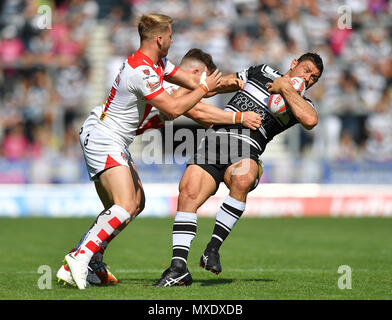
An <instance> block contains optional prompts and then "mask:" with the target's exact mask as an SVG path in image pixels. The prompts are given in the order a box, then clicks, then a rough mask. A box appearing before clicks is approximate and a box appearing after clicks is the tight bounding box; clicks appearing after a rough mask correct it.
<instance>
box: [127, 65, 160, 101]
mask: <svg viewBox="0 0 392 320" xmlns="http://www.w3.org/2000/svg"><path fill="white" fill-rule="evenodd" d="M128 89H129V90H135V91H137V92H138V93H139V94H141V95H142V96H143V97H144V98H145V99H146V100H151V99H153V98H154V97H156V96H157V95H159V94H160V93H162V92H163V91H164V89H163V85H162V80H161V79H160V77H159V75H158V74H157V73H156V71H155V70H154V69H153V68H151V67H149V66H140V67H138V68H136V69H135V72H134V74H133V76H132V77H130V78H129V79H128Z"/></svg>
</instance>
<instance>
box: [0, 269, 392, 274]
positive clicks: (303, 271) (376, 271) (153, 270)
mask: <svg viewBox="0 0 392 320" xmlns="http://www.w3.org/2000/svg"><path fill="white" fill-rule="evenodd" d="M162 270H163V269H111V271H112V272H113V273H162ZM192 272H194V273H197V272H204V270H202V269H200V270H199V269H196V268H195V270H192ZM223 272H225V273H226V272H227V273H229V272H231V273H244V272H292V273H337V269H336V270H335V269H301V268H294V269H285V268H283V269H274V268H266V269H263V268H249V269H234V268H233V269H224V270H223ZM352 272H353V273H355V272H370V273H384V272H387V273H392V271H391V270H383V269H379V270H371V269H355V268H353V269H352ZM37 273H38V272H37V271H32V270H22V271H0V274H37Z"/></svg>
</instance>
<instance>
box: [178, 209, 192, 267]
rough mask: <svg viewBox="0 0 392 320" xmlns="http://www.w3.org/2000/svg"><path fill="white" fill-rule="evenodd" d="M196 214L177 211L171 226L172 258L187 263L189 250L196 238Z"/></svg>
mask: <svg viewBox="0 0 392 320" xmlns="http://www.w3.org/2000/svg"><path fill="white" fill-rule="evenodd" d="M196 229H197V214H196V213H193V212H182V211H177V213H176V217H175V218H174V224H173V232H172V235H173V257H172V262H173V261H174V260H176V259H179V260H181V261H183V262H185V264H186V263H187V259H188V253H189V248H190V246H191V242H192V240H193V238H194V237H195V236H196Z"/></svg>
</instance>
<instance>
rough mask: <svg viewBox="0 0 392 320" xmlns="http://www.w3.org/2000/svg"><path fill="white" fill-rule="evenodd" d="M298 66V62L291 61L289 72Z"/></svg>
mask: <svg viewBox="0 0 392 320" xmlns="http://www.w3.org/2000/svg"><path fill="white" fill-rule="evenodd" d="M297 65H298V60H297V59H294V60H293V61H291V65H290V70H293V69H294V68H295V67H296V66H297Z"/></svg>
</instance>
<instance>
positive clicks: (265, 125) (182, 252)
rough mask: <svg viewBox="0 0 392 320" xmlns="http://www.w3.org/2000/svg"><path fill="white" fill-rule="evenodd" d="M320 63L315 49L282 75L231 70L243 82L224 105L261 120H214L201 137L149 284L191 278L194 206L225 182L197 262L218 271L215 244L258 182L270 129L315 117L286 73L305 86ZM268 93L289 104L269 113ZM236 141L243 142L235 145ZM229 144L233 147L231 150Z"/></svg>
mask: <svg viewBox="0 0 392 320" xmlns="http://www.w3.org/2000/svg"><path fill="white" fill-rule="evenodd" d="M323 69H324V66H323V62H322V60H321V58H320V56H319V55H318V54H315V53H306V54H304V55H302V56H301V57H300V58H299V59H298V60H297V59H294V60H293V61H292V63H291V66H290V70H288V71H287V72H286V73H285V74H284V75H282V74H280V73H279V72H278V71H277V70H274V69H273V68H271V67H270V66H268V65H265V64H261V65H258V66H252V67H250V68H248V69H246V70H242V71H241V72H238V73H237V74H236V76H237V77H238V78H240V79H242V80H243V81H244V82H245V88H244V90H243V91H238V92H237V93H236V94H235V95H234V97H233V98H232V99H231V100H230V101H229V103H228V104H227V106H226V108H225V110H230V111H233V112H239V111H242V112H243V111H254V112H256V113H258V114H260V115H261V116H262V123H261V126H260V128H259V129H258V130H250V134H249V135H247V134H246V133H245V130H244V129H245V128H244V127H243V126H242V125H241V124H236V125H215V126H214V127H213V129H214V130H215V132H214V134H212V135H209V136H207V137H206V139H205V140H204V144H203V145H201V146H200V147H199V149H198V150H197V151H196V153H195V155H194V157H193V158H192V159H191V160H190V161H189V163H188V167H187V169H186V170H185V172H184V174H183V176H182V179H181V182H180V186H179V189H180V194H179V197H178V205H177V213H176V216H175V219H174V223H173V229H172V249H173V251H172V259H171V264H170V266H169V268H167V269H166V270H165V271H164V272H163V273H162V276H161V278H160V279H159V280H158V281H157V282H156V283H155V284H154V286H158V287H160V286H181V285H188V286H189V285H191V284H192V276H191V274H190V272H189V270H188V268H187V259H188V253H189V250H190V246H191V242H192V240H193V238H194V237H195V235H196V229H197V214H196V212H197V210H198V208H199V207H200V206H201V205H202V204H203V203H204V202H205V201H206V200H207V199H208V198H209V197H210V196H212V195H214V194H215V192H216V190H217V189H218V187H219V185H220V183H221V182H224V183H225V184H226V186H227V187H228V189H229V190H230V192H229V195H228V196H227V198H226V199H225V200H224V202H223V204H222V205H221V207H220V208H219V209H218V212H217V214H216V222H215V226H214V230H213V234H212V237H211V240H210V242H209V243H208V244H207V247H206V249H205V251H204V253H203V254H202V256H201V258H200V266H201V267H203V268H205V269H206V270H209V271H212V272H214V273H216V274H219V273H220V272H221V271H222V266H221V263H220V256H219V249H220V247H221V245H222V243H223V242H224V240H225V239H226V238H227V236H228V235H229V234H230V232H231V231H232V229H233V227H234V225H235V224H236V222H237V221H238V219H239V218H240V217H241V215H242V213H243V212H244V210H245V205H246V198H247V195H248V193H249V192H250V191H252V190H253V189H254V188H255V187H256V186H257V184H258V182H259V179H260V176H261V174H262V167H261V166H260V162H259V157H260V156H261V155H262V153H263V152H264V150H265V148H266V145H267V144H268V142H270V141H271V140H272V139H273V137H274V136H275V135H277V134H279V133H281V132H283V131H285V130H287V129H288V128H290V127H291V126H293V125H295V124H298V123H299V124H301V125H302V126H303V127H304V128H305V129H307V130H310V129H312V128H313V127H314V126H315V125H316V124H317V122H318V116H317V113H316V111H315V109H314V106H313V104H312V102H311V101H310V100H309V99H308V98H306V97H305V96H304V97H302V96H300V94H299V93H298V92H297V91H296V90H295V89H294V88H293V86H292V85H291V83H290V78H292V77H300V78H301V79H302V80H303V81H304V83H305V86H306V88H307V89H309V88H310V87H312V86H313V85H314V84H315V83H316V82H317V81H318V79H319V78H320V76H321V74H322V72H323ZM273 93H276V94H281V95H282V96H283V98H284V99H285V101H286V104H287V105H288V110H287V111H286V113H284V114H283V115H276V114H272V113H271V112H270V110H269V109H268V105H267V103H268V99H269V96H270V94H273ZM223 138H226V140H225V139H223ZM238 141H241V145H242V146H244V145H245V146H247V148H243V149H242V148H240V147H239V144H238ZM233 149H236V150H237V152H232V151H233ZM244 149H245V150H246V152H244V151H243V150H244ZM222 151H223V152H222ZM222 153H223V155H224V156H225V157H223V156H222ZM223 158H224V159H223Z"/></svg>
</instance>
